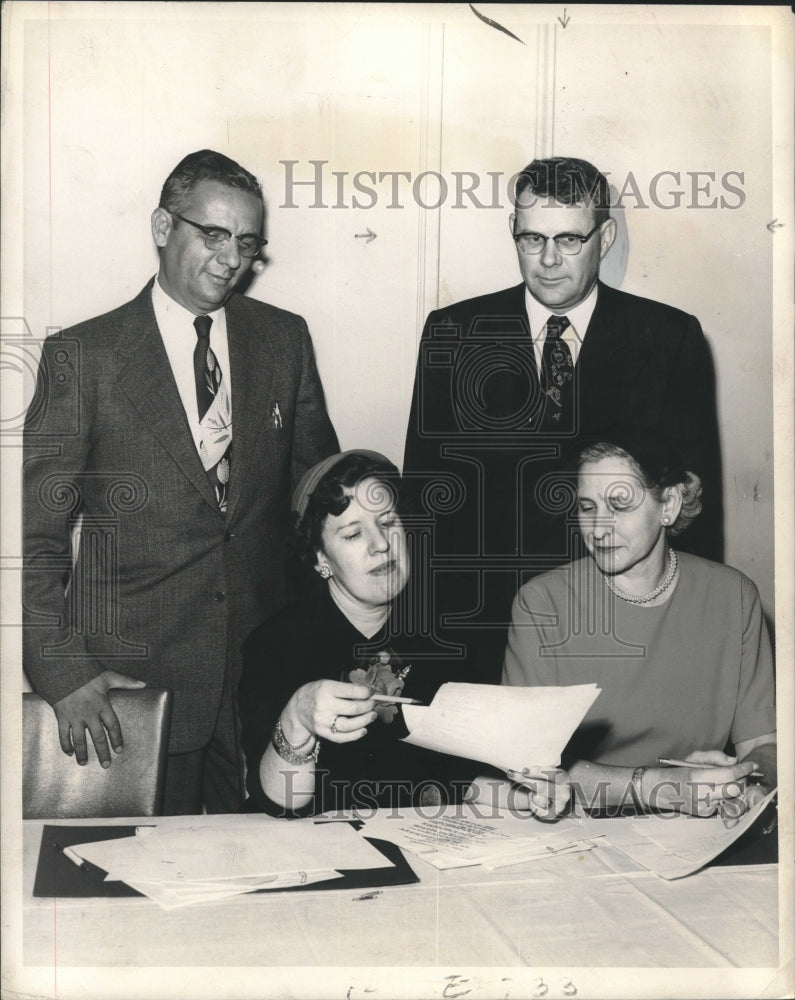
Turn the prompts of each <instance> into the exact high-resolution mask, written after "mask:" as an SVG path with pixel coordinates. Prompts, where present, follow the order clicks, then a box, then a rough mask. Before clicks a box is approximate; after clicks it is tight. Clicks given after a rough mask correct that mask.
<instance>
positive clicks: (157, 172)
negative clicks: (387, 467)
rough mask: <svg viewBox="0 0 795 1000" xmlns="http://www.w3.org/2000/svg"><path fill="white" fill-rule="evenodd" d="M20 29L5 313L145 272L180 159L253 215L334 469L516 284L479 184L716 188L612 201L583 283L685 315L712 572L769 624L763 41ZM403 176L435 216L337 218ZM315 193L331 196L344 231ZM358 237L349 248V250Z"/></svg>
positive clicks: (114, 287) (187, 17) (184, 25)
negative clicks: (755, 588)
mask: <svg viewBox="0 0 795 1000" xmlns="http://www.w3.org/2000/svg"><path fill="white" fill-rule="evenodd" d="M27 7H28V16H27V18H26V19H25V20H24V28H23V31H22V33H21V34H17V35H16V36H15V41H16V42H17V43H18V44H19V45H20V46H22V49H23V51H24V65H23V78H22V89H21V92H20V96H21V99H22V102H23V105H22V109H23V119H22V120H23V122H24V134H23V137H22V138H23V147H22V150H21V152H20V155H19V156H18V157H17V158H16V159H17V160H18V162H19V163H20V164H22V178H23V180H22V185H21V189H20V198H21V209H22V211H21V219H22V220H23V225H22V229H21V232H20V233H19V236H18V239H17V240H16V245H15V246H14V247H13V249H14V251H15V254H16V255H19V254H21V255H22V274H21V277H22V280H21V284H20V288H19V290H18V294H16V295H15V296H14V298H13V301H11V303H10V304H9V299H8V296H6V308H5V313H4V314H5V315H6V316H8V315H9V314H10V312H12V311H13V312H14V314H15V315H21V316H24V318H25V319H26V320H27V322H28V324H29V326H30V329H31V330H32V331H33V333H34V335H35V336H36V337H41V336H43V335H44V334H45V333H46V332H47V330H48V329H50V328H51V327H54V326H67V325H69V324H71V323H74V322H76V321H78V320H80V319H83V318H86V317H88V316H91V315H96V314H98V313H100V312H102V311H104V310H106V309H110V308H112V307H113V306H115V305H117V304H119V303H121V302H123V301H126V300H127V299H129V298H130V297H131V296H133V295H134V294H135V293H136V292H137V291H138V290H139V289H140V288H141V287H142V286H143V284H144V282H145V281H146V280H147V279H148V277H149V276H150V275H151V274H152V273H153V272H154V270H155V269H156V256H155V253H154V249H153V246H152V241H151V237H150V234H149V228H148V226H149V223H148V219H149V213H150V211H151V209H152V207H154V205H155V204H156V202H157V198H158V195H159V189H160V186H161V184H162V181H163V179H164V178H165V176H166V174H167V173H168V171H169V170H170V169H171V167H172V166H173V165H174V164H175V163H176V162H177V161H178V160H179V159H180V158H181V157H182V156H183V155H184V154H185V153H187V152H189V151H191V150H194V149H198V148H202V147H205V146H209V147H213V148H216V149H219V150H221V151H223V152H225V153H227V154H228V155H230V156H232V157H234V158H235V159H238V160H239V161H240V162H242V163H243V164H244V165H246V166H247V167H249V168H250V169H251V170H253V171H254V172H255V173H256V174H258V176H260V178H261V179H262V181H263V184H264V186H265V189H266V193H267V200H268V205H269V218H268V232H267V235H268V237H269V240H270V244H269V246H268V257H269V265H268V267H267V270H266V272H265V274H264V275H262V276H261V277H259V278H258V279H257V280H256V281H255V282H254V284H253V286H252V288H251V290H250V294H252V295H254V296H256V297H258V298H262V299H266V300H269V301H272V302H274V303H275V304H277V305H280V306H283V307H285V308H288V309H292V310H294V311H296V312H300V313H302V314H303V315H304V316H306V318H307V320H308V321H309V324H310V329H311V330H312V333H313V337H314V341H315V345H316V351H317V356H318V361H319V365H320V370H321V375H322V377H323V381H324V385H325V388H326V392H327V396H328V402H329V409H330V412H331V415H332V418H333V420H334V423H335V425H336V427H337V428H338V431H339V435H340V439H341V443H342V446H343V447H352V446H355V445H367V446H370V447H375V448H378V449H380V450H383V451H384V452H386V453H387V454H388V455H390V456H392V457H393V458H394V459H395V460H396V461H398V462H399V461H400V459H401V456H402V448H403V435H404V429H405V422H406V417H407V413H408V406H409V400H410V394H411V386H412V380H413V372H414V363H415V357H416V344H417V340H418V338H419V332H420V327H421V322H422V318H423V316H424V315H425V313H426V312H427V310H428V309H429V308H432V307H433V306H435V305H436V304H437V303H439V302H449V301H453V300H455V299H459V298H464V297H468V296H470V295H475V294H478V293H480V292H484V291H488V290H490V289H496V288H499V287H504V286H506V285H508V284H512V283H514V282H516V281H518V280H519V273H518V268H517V265H516V261H515V255H514V250H513V246H512V243H511V241H510V238H509V236H508V230H507V215H508V212H509V207H508V205H507V200H506V198H505V180H507V178H508V177H509V176H510V175H511V174H512V173H514V172H515V171H516V170H518V169H519V168H520V167H521V166H522V165H523V164H524V163H525V162H527V161H528V160H529V159H531V158H532V157H533V156H534V155H536V153H539V154H542V155H549V154H552V153H555V154H560V153H566V154H570V155H580V156H584V157H586V158H588V159H591V160H593V161H594V162H595V163H596V164H597V165H599V166H600V167H601V168H603V169H605V170H608V171H610V173H611V177H612V178H613V179H614V180H615V179H617V178H618V179H621V180H622V181H623V179H624V178H625V177H626V175H627V174H628V173H629V172H630V171H631V172H632V173H633V175H634V176H635V178H636V179H637V180H638V182H639V184H640V187H641V190H646V189H645V188H644V185H647V184H648V182H649V180H650V178H651V177H652V176H653V175H654V174H655V173H657V172H658V171H661V170H675V171H679V172H680V173H681V174H682V175H683V176H684V175H685V174H686V172H687V171H693V170H707V171H714V172H715V173H716V174H717V176H718V178H720V176H721V175H722V174H723V173H725V172H726V171H729V170H737V171H740V172H742V173H743V175H744V182H743V183H742V188H743V195H744V203H743V205H742V207H741V208H738V209H735V210H732V209H728V208H724V209H720V208H717V209H715V210H697V209H692V208H688V207H686V206H687V201H688V199H687V198H686V199H684V200H683V204H682V206H680V207H679V208H677V209H673V210H664V209H661V208H657V207H654V206H653V205H652V206H650V207H649V208H645V209H641V208H636V207H635V205H634V202H633V200H632V199H629V200H628V202H627V210H626V212H625V213H624V221H625V224H626V231H627V239H626V242H625V244H624V250H625V251H627V258H626V261H623V260H620V259H619V258H618V256H617V254H618V253H619V251H617V250H614V251H613V253H612V254H611V257H610V258H608V260H607V262H606V275H605V276H606V278H607V280H608V281H610V282H611V283H614V284H621V285H622V286H623V287H624V288H626V289H627V290H629V291H632V292H636V293H639V294H642V295H648V296H650V297H652V298H658V299H661V300H664V301H666V302H670V303H672V304H674V305H676V306H679V307H681V308H683V309H686V310H688V311H690V312H693V313H695V314H696V315H697V316H698V317H699V318H700V319H701V322H702V325H703V326H704V329H705V332H706V334H707V337H708V339H709V341H710V344H711V347H712V351H713V355H714V359H715V364H716V369H717V376H718V389H719V405H720V420H721V429H722V437H723V450H724V469H725V497H726V536H727V547H726V557H727V561H728V562H731V563H732V564H734V565H736V566H738V567H740V568H741V569H743V570H744V571H746V572H748V573H749V575H751V576H752V577H754V578H755V579H756V580H757V582H758V583H759V586H760V589H761V591H762V594H763V599H764V602H765V606H766V607H767V608H768V609H772V606H773V507H772V486H773V462H772V424H771V420H772V417H771V401H770V393H771V367H772V360H771V328H772V311H771V310H772V306H771V302H772V293H771V278H770V275H771V262H772V257H771V248H772V245H773V240H774V239H776V238H778V237H777V236H775V235H773V234H771V233H770V232H769V231H768V230H766V228H765V225H766V223H767V222H768V221H770V219H772V218H773V217H774V215H775V210H774V206H773V200H772V193H771V190H772V189H771V180H770V177H771V155H772V153H771V143H772V138H771V125H770V109H771V104H772V94H771V73H770V46H771V34H770V32H769V30H768V29H766V28H763V27H754V26H751V25H748V26H740V25H739V23H738V24H736V25H734V26H731V25H727V24H720V23H718V21H717V20H716V22H715V23H713V24H710V23H709V21H708V20H706V21H702V23H700V24H699V25H692V24H691V25H685V24H681V23H672V21H675V20H676V18H673V17H672V15H668V16H666V15H663V14H658V16H657V17H649V16H647V15H644V14H643V13H642V12H641V14H639V15H638V17H637V18H636V17H635V15H634V14H632V15H631V14H629V13H627V11H626V8H619V7H616V8H612V9H611V10H610V12H609V14H606V13H605V12H604V9H603V8H588V7H585V6H583V7H579V6H574V7H573V8H572V9H571V11H570V14H571V22H570V23H568V24H567V26H566V28H565V29H564V28H563V26H562V24H561V23H560V22H559V21H557V17H558V15H559V14H560V11H559V10H557V9H554V10H553V9H552V8H546V9H544V8H534V7H530V6H519V5H503V4H498V5H489V6H488V14H489V16H490V17H492V18H493V19H494V20H497V21H499V22H500V23H502V24H503V25H505V26H506V27H508V28H509V29H510V30H511V31H513V32H514V33H515V34H516V35H518V36H519V37H520V38H521V39H522V40H523V41H524V42H525V44H521V43H520V42H518V41H516V40H515V39H512V38H510V37H508V36H507V35H506V34H504V33H503V32H500V31H498V30H496V29H495V28H493V27H490V26H488V25H486V24H483V23H482V22H481V21H479V20H478V19H477V18H476V17H475V16H474V15H473V13H472V12H471V10H470V9H469V7H468V5H465V4H463V5H405V6H404V5H399V4H395V5H389V4H387V5H342V4H341V5H328V6H325V5H315V4H312V5H301V4H295V5H291V4H285V5H279V4H242V5H236V4H231V5H218V4H134V3H133V4H124V3H122V4H92V3H88V4H72V3H65V4H54V5H49V6H48V5H45V4H42V5H38V4H29V5H27ZM594 10H597V11H598V15H594ZM646 10H648V9H646ZM36 12H38V14H39V15H40V17H38V18H37V17H36V16H34V15H35V13H36ZM630 16H632V17H633V19H635V20H636V21H639V23H634V24H632V25H629V24H627V23H626V21H627V20H628V19H629V17H630ZM683 18H684V15H683V14H680V15H679V20H682V19H683ZM724 20H725V18H724ZM736 20H737V21H738V22H739V21H741V20H742V18H740V17H738V18H737V19H736ZM282 160H296V161H298V164H297V165H296V166H295V168H294V171H295V177H296V179H300V180H307V179H310V178H311V177H312V176H313V169H314V168H313V167H312V165H311V164H310V161H311V160H326V161H328V162H327V164H326V165H325V167H324V168H323V171H324V173H323V177H324V184H323V193H322V196H321V200H322V201H323V202H324V204H325V206H326V207H310V206H311V205H312V202H313V201H314V198H315V195H314V191H313V190H311V189H310V188H309V187H306V186H303V187H297V188H295V189H294V193H293V200H294V202H295V203H296V206H297V207H294V208H288V207H280V206H281V205H284V204H285V203H286V196H287V193H288V192H287V191H286V185H285V177H286V168H285V167H284V165H283V164H281V163H280V161H282ZM426 170H431V171H438V172H440V173H441V174H442V175H443V176H444V177H445V178H446V180H447V182H448V184H449V190H448V196H447V199H446V200H445V202H444V204H443V205H442V207H441V208H440V209H439V210H425V209H423V208H421V207H420V206H419V205H418V204H417V203H416V201H415V199H414V197H413V196H412V191H411V185H410V183H409V182H408V181H406V180H405V179H400V180H398V181H397V184H398V198H397V201H398V204H399V205H400V207H394V204H393V200H392V198H391V189H390V186H389V181H388V180H385V181H381V182H376V183H373V182H372V181H370V180H366V183H368V184H370V185H371V186H373V187H374V188H375V190H376V204H375V205H374V206H373V207H369V208H366V207H362V208H358V209H357V208H355V207H353V204H352V197H353V195H354V194H356V191H355V190H354V188H353V175H354V174H356V173H357V172H359V171H374V172H376V173H377V172H387V171H407V172H409V174H410V175H411V178H412V180H413V179H415V178H416V177H417V176H418V175H419V174H420V173H422V172H423V171H426ZM332 171H337V172H338V173H339V172H347V176H345V177H344V178H342V180H341V183H342V199H341V204H342V205H343V206H344V207H333V206H334V205H336V204H340V199H339V195H338V189H337V187H336V184H337V181H336V179H335V178H334V177H333V176H332ZM467 171H469V172H474V173H475V174H476V175H477V176H478V178H480V188H479V194H480V198H481V201H484V200H486V201H488V192H489V188H488V184H489V176H488V175H489V172H491V173H492V174H502V175H504V176H503V178H502V180H501V181H500V186H499V190H500V195H501V197H500V202H501V206H502V207H499V208H495V207H485V208H476V207H475V206H473V205H472V204H471V203H470V202H469V200H468V199H466V198H464V199H459V205H461V204H463V205H465V206H466V207H456V205H455V202H456V198H455V179H454V178H455V172H458V173H463V172H467ZM435 183H436V182H435V181H434V180H433V179H432V178H431V179H430V180H429V181H428V187H427V188H423V189H422V193H421V197H423V198H424V199H425V200H426V202H432V201H433V199H434V197H435V192H436V191H437V190H438V188H437V187H435V186H434V185H435ZM735 183H736V181H735ZM662 190H663V191H665V190H667V189H666V188H663V189H662ZM718 193H720V192H718ZM724 193H726V192H724ZM702 197H703V198H705V199H706V197H707V196H706V195H703V196H702ZM359 198H360V202H362V203H363V204H365V205H366V204H369V200H368V198H367V197H365V196H363V195H361V194H360V195H359ZM647 200H648V199H647ZM736 200H737V199H736V197H735V198H734V199H733V202H734V201H736ZM368 229H369V230H371V231H373V232H375V233H376V234H377V238H376V239H374V240H373V241H371V242H369V243H367V242H365V240H364V239H361V238H359V239H357V238H356V236H357V234H363V233H366V232H367V231H368ZM8 249H9V246H8V244H7V245H6V253H7V252H8ZM611 258H612V259H611ZM624 272H626V273H624ZM29 388H30V387H29V386H28V390H29Z"/></svg>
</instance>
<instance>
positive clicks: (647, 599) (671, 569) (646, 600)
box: [605, 549, 678, 604]
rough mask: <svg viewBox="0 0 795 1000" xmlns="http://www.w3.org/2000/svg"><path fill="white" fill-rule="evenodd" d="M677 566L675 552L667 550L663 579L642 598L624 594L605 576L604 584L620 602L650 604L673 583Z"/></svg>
mask: <svg viewBox="0 0 795 1000" xmlns="http://www.w3.org/2000/svg"><path fill="white" fill-rule="evenodd" d="M677 565H678V560H677V558H676V552H675V551H674V550H673V549H668V572H667V573H666V574H665V576H664V577H663V579H662V582H661V583H660V585H659V586H657V587H655V588H654V590H652V591H651V592H650V593H648V594H645V595H644V596H643V597H635V596H634V595H633V594H625V593H624V591H623V590H619V589H618V587H617V586H616V585H615V584H614V583H613V581H612V580H611V579H610V577H609V576H605V583H606V584H607V586H608V587H609V588H610V590H612V591H613V593H614V594H615V595H616V597H620V598H621V600H622V601H626V602H627V603H628V604H650V603H651V602H652V601H653V600H654V599H655V597H659V596H660V594H664V593H665V591H666V590H668V588H669V587H670V586H671V584H672V583H673V582H674V577H675V576H676V569H677Z"/></svg>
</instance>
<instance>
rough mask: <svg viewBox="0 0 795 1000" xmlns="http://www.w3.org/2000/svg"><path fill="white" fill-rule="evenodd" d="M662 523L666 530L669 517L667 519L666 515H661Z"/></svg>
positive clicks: (669, 521)
mask: <svg viewBox="0 0 795 1000" xmlns="http://www.w3.org/2000/svg"><path fill="white" fill-rule="evenodd" d="M662 523H663V524H664V525H665V527H666V528H667V527H668V525H669V524H670V523H671V519H670V517H668V515H667V514H664V515H663V519H662Z"/></svg>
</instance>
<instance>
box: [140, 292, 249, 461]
mask: <svg viewBox="0 0 795 1000" xmlns="http://www.w3.org/2000/svg"><path fill="white" fill-rule="evenodd" d="M152 306H153V308H154V310H155V319H156V320H157V325H158V327H159V329H160V336H161V337H162V338H163V346H164V347H165V349H166V354H167V355H168V360H169V362H170V364H171V370H172V372H173V373H174V378H175V380H176V383H177V389H179V395H180V399H181V400H182V406H183V408H184V410H185V416H186V417H187V418H188V425H189V426H190V432H191V434H192V435H193V443H194V444H195V445H196V450H197V451H198V450H199V443H200V442H201V439H202V429H201V427H200V425H199V407H198V403H197V402H196V377H195V375H194V373H193V352H194V350H195V348H196V339H197V337H196V328H195V327H194V325H193V321H194V319H196V317H195V316H194V314H193V313H192V312H189V311H188V310H187V309H185V307H184V306H181V305H180V304H179V303H178V302H175V301H174V299H172V298H171V296H170V295H168V293H167V292H165V291H164V290H163V288H162V287H161V285H160V281H159V280H157V279H156V280H155V283H154V285H153V286H152ZM207 315H208V316H209V317H210V318H211V319H212V321H213V322H212V326H211V327H210V347H211V348H212V352H213V354H214V355H215V357H216V360H217V361H218V364H219V365H220V367H221V373H222V375H223V381H224V385H225V386H226V389H227V392H228V393H229V400H230V404H229V405H230V408H231V405H232V404H231V400H232V378H231V371H230V366H229V341H228V340H227V336H226V311H225V309H224V308H223V306H222V307H221V308H220V309H216V311H215V312H211V313H207Z"/></svg>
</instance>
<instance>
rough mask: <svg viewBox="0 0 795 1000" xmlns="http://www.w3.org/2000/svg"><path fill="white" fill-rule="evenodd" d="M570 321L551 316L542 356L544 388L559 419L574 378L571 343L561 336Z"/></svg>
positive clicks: (554, 415)
mask: <svg viewBox="0 0 795 1000" xmlns="http://www.w3.org/2000/svg"><path fill="white" fill-rule="evenodd" d="M567 326H569V321H568V319H567V317H566V316H550V317H549V319H548V320H547V335H546V339H545V340H544V350H543V353H542V356H541V368H542V372H543V376H542V377H543V389H544V394H545V395H546V397H547V399H548V400H549V401H550V403H551V404H552V407H551V408H550V409H551V412H550V414H549V415H550V416H551V417H552V419H553V420H556V421H559V420H560V415H561V412H562V410H563V406H564V403H565V400H566V396H567V392H566V390H567V389H568V388H569V385H570V384H571V381H572V379H573V378H574V361H573V360H572V356H571V351H570V350H569V345H568V344H567V343H566V341H565V340H561V336H562V334H563V331H564V330H565V329H566V327H567Z"/></svg>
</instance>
